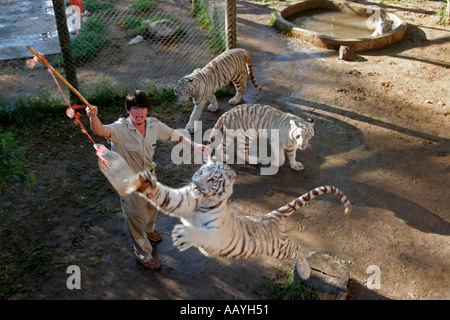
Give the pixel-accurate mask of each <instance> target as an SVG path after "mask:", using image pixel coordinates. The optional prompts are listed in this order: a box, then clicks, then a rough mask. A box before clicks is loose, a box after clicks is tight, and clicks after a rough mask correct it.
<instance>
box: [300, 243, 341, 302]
mask: <svg viewBox="0 0 450 320" xmlns="http://www.w3.org/2000/svg"><path fill="white" fill-rule="evenodd" d="M307 260H308V262H309V264H310V265H311V276H310V277H309V278H308V279H307V280H303V284H305V285H307V286H308V287H310V288H312V289H315V290H317V291H318V292H319V293H320V299H321V300H345V299H346V298H347V295H348V290H347V283H348V279H349V277H350V271H349V270H348V268H347V266H346V265H345V264H343V263H342V262H340V261H338V260H337V259H336V258H335V257H333V256H331V255H330V254H328V253H323V252H314V253H311V254H310V255H308V256H307ZM299 280H300V275H299V273H298V272H297V263H295V265H294V277H293V282H296V281H299Z"/></svg>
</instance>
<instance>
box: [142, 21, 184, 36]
mask: <svg viewBox="0 0 450 320" xmlns="http://www.w3.org/2000/svg"><path fill="white" fill-rule="evenodd" d="M148 31H149V33H150V35H151V36H153V37H156V38H170V37H173V36H175V35H176V34H177V33H178V32H179V31H180V27H179V26H177V25H176V24H174V23H173V22H172V21H170V20H167V19H162V20H157V21H154V22H152V23H150V24H149V25H148Z"/></svg>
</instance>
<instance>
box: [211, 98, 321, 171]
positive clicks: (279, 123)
mask: <svg viewBox="0 0 450 320" xmlns="http://www.w3.org/2000/svg"><path fill="white" fill-rule="evenodd" d="M222 129H223V133H222V135H221V136H222V137H223V139H222V141H221V142H220V143H218V144H217V142H216V143H215V144H216V147H215V150H216V153H215V156H216V157H217V158H218V159H219V160H221V161H223V162H226V160H228V158H227V155H226V153H225V151H226V150H227V148H228V147H229V146H230V145H231V143H232V142H233V140H234V138H237V141H238V143H237V155H238V157H240V158H241V159H245V161H247V162H248V163H250V164H259V163H261V162H262V161H261V159H260V158H259V157H258V155H254V154H250V153H252V152H250V145H251V143H252V142H253V141H254V140H255V139H257V138H265V139H268V140H269V141H270V147H271V150H272V152H271V159H270V162H271V165H272V166H275V167H277V170H278V168H279V167H281V166H282V165H283V164H284V162H285V155H284V152H285V151H286V154H287V156H288V160H289V164H290V166H291V168H292V169H294V170H297V171H300V170H303V169H304V166H303V164H302V163H301V162H298V161H297V160H296V153H297V149H300V150H305V149H306V147H307V146H308V144H309V140H310V139H311V138H312V137H313V136H314V121H313V120H312V119H308V120H306V121H305V120H303V119H301V118H300V117H297V116H296V115H293V114H291V113H286V112H282V111H280V110H278V109H276V108H274V107H271V106H268V105H262V104H243V105H240V106H237V107H235V108H233V109H231V110H228V111H227V112H225V113H224V114H222V115H221V116H220V118H219V119H218V120H217V122H216V124H215V125H214V128H213V129H212V131H211V134H210V136H209V139H208V144H211V143H212V142H214V141H215V140H216V138H217V136H218V134H219V132H220V131H221V130H222ZM275 135H277V136H275ZM259 151H260V150H259ZM275 173H276V172H275Z"/></svg>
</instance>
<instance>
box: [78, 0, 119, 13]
mask: <svg viewBox="0 0 450 320" xmlns="http://www.w3.org/2000/svg"><path fill="white" fill-rule="evenodd" d="M113 2H114V0H109V1H108V2H102V3H100V2H97V1H96V0H84V1H83V10H88V11H90V12H97V11H100V10H104V9H112V7H113Z"/></svg>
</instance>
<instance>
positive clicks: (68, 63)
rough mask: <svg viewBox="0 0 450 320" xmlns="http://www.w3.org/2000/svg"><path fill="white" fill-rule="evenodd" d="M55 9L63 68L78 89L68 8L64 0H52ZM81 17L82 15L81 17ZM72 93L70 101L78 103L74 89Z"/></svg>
mask: <svg viewBox="0 0 450 320" xmlns="http://www.w3.org/2000/svg"><path fill="white" fill-rule="evenodd" d="M52 2H53V10H54V11H55V20H56V28H57V30H58V39H59V46H60V47H61V54H62V58H63V68H64V73H65V74H66V78H67V81H68V82H69V83H71V85H72V86H73V87H74V88H75V89H78V80H77V72H76V69H75V62H74V60H73V53H72V42H71V40H70V33H69V28H67V17H66V8H65V6H64V0H52ZM80 19H81V17H80ZM69 93H70V103H71V104H77V103H78V101H77V98H76V97H77V95H75V93H74V91H73V90H72V91H71V92H69Z"/></svg>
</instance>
